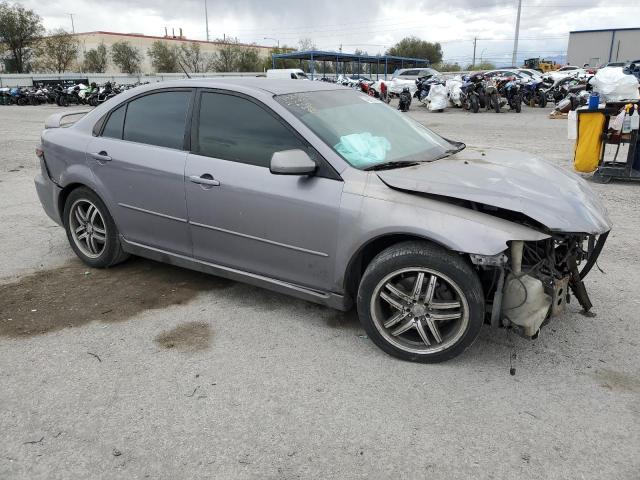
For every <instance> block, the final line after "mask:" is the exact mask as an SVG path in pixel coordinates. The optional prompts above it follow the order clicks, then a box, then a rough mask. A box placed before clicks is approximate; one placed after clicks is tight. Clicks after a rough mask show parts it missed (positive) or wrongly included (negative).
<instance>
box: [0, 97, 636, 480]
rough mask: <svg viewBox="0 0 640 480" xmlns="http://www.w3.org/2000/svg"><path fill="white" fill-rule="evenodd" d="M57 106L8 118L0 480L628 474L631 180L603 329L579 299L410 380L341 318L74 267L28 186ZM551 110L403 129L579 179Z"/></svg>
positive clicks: (612, 189)
mask: <svg viewBox="0 0 640 480" xmlns="http://www.w3.org/2000/svg"><path fill="white" fill-rule="evenodd" d="M57 111H59V108H58V107H55V106H43V107H4V106H0V206H1V208H0V479H29V480H34V479H47V480H52V479H75V478H105V479H137V478H155V479H176V478H185V479H186V478H189V479H191V478H194V479H205V478H220V479H226V478H229V479H230V478H233V479H290V478H339V479H345V478H366V479H387V478H402V479H405V478H406V479H413V478H416V479H427V478H428V479H470V478H473V479H544V480H549V479H614V478H615V479H620V480H622V479H629V480H632V479H638V478H640V355H639V353H640V348H639V346H640V339H639V336H638V320H639V314H638V312H639V311H640V300H639V297H638V294H637V292H638V285H639V284H640V261H639V260H638V252H639V251H640V250H639V248H640V244H639V243H638V231H639V226H640V209H639V208H638V206H639V205H640V185H639V184H629V183H612V184H610V185H593V187H594V188H595V190H596V191H597V192H598V194H599V195H600V196H601V198H602V199H603V200H604V202H605V203H606V205H607V207H608V208H609V211H610V214H611V217H612V219H613V221H614V222H615V227H614V230H613V233H612V234H611V236H610V239H609V242H608V245H607V246H606V248H605V250H604V253H603V255H602V257H601V259H600V261H599V266H600V268H601V269H602V271H603V272H602V273H601V272H600V271H598V269H594V271H593V273H592V274H591V275H590V276H589V277H588V280H587V287H588V289H589V291H590V294H591V297H592V300H593V303H594V305H595V312H597V316H596V317H594V318H587V317H584V316H582V315H580V314H579V313H578V307H577V304H576V303H577V302H575V301H574V302H573V303H572V304H571V305H570V308H569V312H568V313H567V314H566V315H565V316H564V317H562V318H560V319H557V320H554V321H553V322H552V323H551V324H550V325H549V326H547V327H546V328H545V329H544V330H543V331H542V333H541V335H540V338H539V339H537V340H535V341H527V340H524V339H521V338H519V337H516V336H514V335H508V334H507V333H506V332H505V331H502V330H501V331H491V330H490V329H489V328H485V329H483V331H482V332H481V334H480V338H479V339H478V341H477V342H476V343H475V344H474V345H473V347H472V348H470V349H469V350H468V351H467V352H466V353H465V354H463V355H462V356H460V357H458V358H456V359H454V360H452V361H449V362H447V363H444V364H439V365H417V364H411V363H406V362H402V361H399V360H396V359H394V358H391V357H389V356H387V355H386V354H384V353H383V352H382V351H380V350H379V349H378V348H376V347H375V346H374V345H373V343H372V342H371V341H370V340H368V339H367V338H366V337H365V336H364V334H363V331H362V329H361V328H360V325H359V323H358V320H357V318H356V316H355V314H354V313H353V312H351V313H348V314H342V313H339V312H335V311H332V310H329V309H327V308H323V307H319V306H316V305H313V304H310V303H306V302H303V301H299V300H294V299H291V298H288V297H285V296H282V295H278V294H274V293H270V292H267V291H264V290H261V289H257V288H253V287H250V286H246V285H243V284H239V283H234V282H230V281H226V280H220V279H216V278H213V277H206V276H204V275H201V274H198V273H193V272H189V271H184V270H179V269H177V268H173V267H169V266H165V265H161V264H158V263H154V262H150V261H145V260H140V259H137V260H132V261H130V262H128V263H126V264H123V265H121V266H118V267H117V268H114V269H111V270H108V271H97V270H91V269H88V268H87V267H85V266H83V265H82V264H81V263H80V262H79V261H78V260H77V259H76V257H75V256H74V255H73V253H72V251H71V249H70V248H69V246H68V244H67V239H66V237H65V234H64V231H63V230H62V229H61V228H59V227H57V226H56V225H55V224H54V223H53V222H51V221H50V220H49V219H48V218H47V217H46V216H45V214H44V212H43V211H42V209H41V207H40V205H39V203H38V199H37V197H36V193H35V190H34V187H33V181H32V178H33V176H34V175H35V173H36V161H35V156H34V153H33V151H34V145H35V144H36V142H37V140H38V136H39V132H40V130H41V128H42V127H43V121H44V119H45V118H46V117H47V115H49V114H51V113H53V112H57ZM548 112H549V110H539V109H531V108H525V109H524V111H523V113H522V114H520V115H518V114H515V113H503V114H500V115H497V114H495V113H480V114H477V115H473V114H470V113H466V112H461V111H454V110H450V111H447V112H444V113H431V112H428V111H426V110H425V108H424V107H422V106H417V105H414V107H413V108H412V111H411V112H410V115H412V116H413V117H415V118H416V119H418V120H419V121H421V122H423V123H425V124H426V125H428V126H430V127H432V128H433V129H434V130H436V131H437V132H439V133H441V134H442V135H444V136H446V137H449V138H452V139H459V140H462V141H465V142H466V143H468V144H476V145H486V146H491V145H499V146H511V147H514V148H517V149H522V150H527V151H530V152H534V153H536V154H540V155H543V156H545V157H547V158H548V159H550V160H551V161H553V162H555V163H557V164H560V165H562V166H563V167H566V168H570V158H571V145H570V143H569V142H568V141H567V140H566V122H565V121H562V120H550V119H548V118H547V113H548ZM514 355H515V357H516V358H512V357H513V356H514ZM510 364H513V366H514V367H515V368H516V373H515V375H514V376H511V375H510V374H509V368H510Z"/></svg>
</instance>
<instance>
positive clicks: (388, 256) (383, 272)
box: [357, 241, 484, 363]
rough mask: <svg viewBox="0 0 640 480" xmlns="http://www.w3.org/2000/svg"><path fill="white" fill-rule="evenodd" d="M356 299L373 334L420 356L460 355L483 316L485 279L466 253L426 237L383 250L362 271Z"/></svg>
mask: <svg viewBox="0 0 640 480" xmlns="http://www.w3.org/2000/svg"><path fill="white" fill-rule="evenodd" d="M357 303H358V315H359V317H360V321H361V323H362V326H363V328H364V329H365V330H366V332H367V334H368V335H369V337H370V338H371V340H373V342H374V343H376V345H378V346H379V347H380V348H381V349H382V350H384V351H385V352H387V353H389V354H391V355H394V356H396V357H399V358H402V359H404V360H410V361H416V362H424V363H432V362H441V361H444V360H448V359H450V358H453V357H455V356H457V355H459V354H460V353H462V352H463V351H464V350H465V349H466V348H467V347H469V346H470V345H471V344H472V343H473V341H474V340H475V339H476V337H477V335H478V333H479V332H480V328H481V327H482V324H483V322H484V294H483V292H482V285H481V283H480V280H479V278H478V275H477V273H476V271H475V270H474V269H473V268H472V266H471V265H470V263H469V261H468V259H465V258H464V257H463V256H461V255H459V254H457V253H454V252H450V251H447V250H445V249H444V248H442V247H439V246H437V245H433V244H431V243H428V242H424V241H410V242H403V243H399V244H396V245H393V246H391V247H389V248H387V249H386V250H384V251H382V252H381V253H379V254H378V255H377V256H376V257H375V258H374V259H373V260H372V261H371V262H370V263H369V265H368V266H367V269H366V270H365V272H364V275H363V276H362V280H361V282H360V286H359V288H358V301H357Z"/></svg>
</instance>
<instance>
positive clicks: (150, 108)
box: [123, 90, 191, 149]
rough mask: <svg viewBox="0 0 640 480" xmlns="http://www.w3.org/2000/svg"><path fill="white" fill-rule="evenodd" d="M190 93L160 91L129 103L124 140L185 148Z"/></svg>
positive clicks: (186, 91)
mask: <svg viewBox="0 0 640 480" xmlns="http://www.w3.org/2000/svg"><path fill="white" fill-rule="evenodd" d="M190 98H191V91H188V90H185V91H177V92H159V93H152V94H149V95H145V96H143V97H140V98H137V99H135V100H132V101H131V102H129V105H128V107H127V114H126V118H125V121H124V135H123V138H124V140H129V141H131V142H138V143H146V144H149V145H157V146H159V147H167V148H176V149H182V148H183V143H184V131H185V125H186V121H187V111H188V110H189V99H190Z"/></svg>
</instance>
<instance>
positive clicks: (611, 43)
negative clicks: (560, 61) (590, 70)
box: [567, 28, 640, 67]
mask: <svg viewBox="0 0 640 480" xmlns="http://www.w3.org/2000/svg"><path fill="white" fill-rule="evenodd" d="M638 59H640V28H610V29H604V30H579V31H574V32H569V48H568V51H567V61H568V62H569V64H571V65H580V66H582V65H584V64H589V65H590V66H592V67H597V66H600V65H603V64H605V63H609V62H629V61H632V60H638Z"/></svg>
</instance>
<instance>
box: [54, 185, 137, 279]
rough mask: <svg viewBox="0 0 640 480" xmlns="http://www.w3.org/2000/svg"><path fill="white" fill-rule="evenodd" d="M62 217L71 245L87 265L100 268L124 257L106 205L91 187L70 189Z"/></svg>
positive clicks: (125, 255)
mask: <svg viewBox="0 0 640 480" xmlns="http://www.w3.org/2000/svg"><path fill="white" fill-rule="evenodd" d="M63 218H64V227H65V230H66V231H67V238H68V239H69V244H70V245H71V248H73V250H74V252H75V253H76V255H78V257H79V258H80V260H82V261H83V262H84V263H86V264H87V265H89V266H91V267H96V268H104V267H110V266H112V265H115V264H117V263H120V262H122V261H124V260H126V259H127V257H128V255H127V254H126V253H124V252H123V251H122V247H121V245H120V238H119V234H118V230H117V228H116V225H115V223H114V221H113V219H112V218H111V215H110V214H109V211H108V210H107V207H106V206H105V204H104V203H103V202H102V200H100V198H99V197H98V196H97V195H96V194H95V193H94V192H92V191H91V190H89V189H87V188H78V189H76V190H74V191H72V192H71V193H70V194H69V197H68V198H67V201H66V203H65V208H64V217H63Z"/></svg>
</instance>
